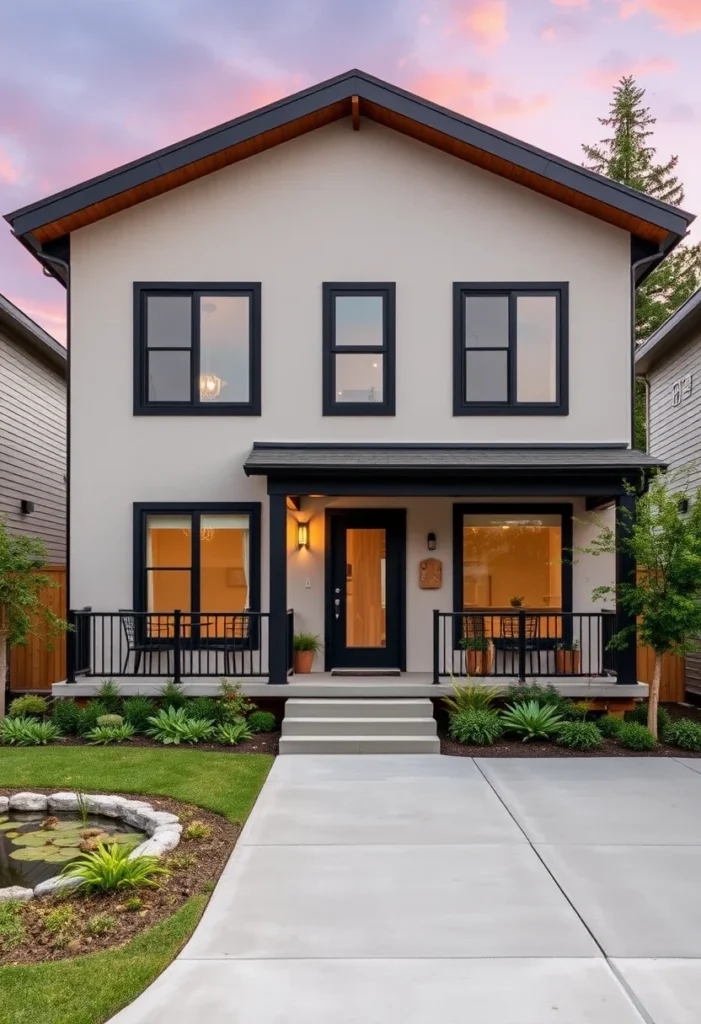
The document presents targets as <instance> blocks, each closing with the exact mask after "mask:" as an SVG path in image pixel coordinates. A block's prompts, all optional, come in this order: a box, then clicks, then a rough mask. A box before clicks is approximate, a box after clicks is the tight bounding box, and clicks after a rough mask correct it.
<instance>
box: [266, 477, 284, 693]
mask: <svg viewBox="0 0 701 1024" xmlns="http://www.w3.org/2000/svg"><path fill="white" fill-rule="evenodd" d="M268 508H269V516H268V529H269V531H270V542H269V545H268V547H269V557H270V587H269V595H270V596H269V600H270V620H269V625H268V677H269V681H270V682H271V683H286V682H287V501H286V498H285V495H284V494H271V495H269V496H268Z"/></svg>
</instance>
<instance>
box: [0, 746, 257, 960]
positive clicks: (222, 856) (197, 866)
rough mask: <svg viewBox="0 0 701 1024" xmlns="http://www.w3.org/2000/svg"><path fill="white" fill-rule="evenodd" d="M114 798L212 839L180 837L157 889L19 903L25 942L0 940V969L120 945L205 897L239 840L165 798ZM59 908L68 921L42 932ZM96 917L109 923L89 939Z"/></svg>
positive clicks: (203, 814)
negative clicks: (205, 831) (200, 825)
mask: <svg viewBox="0 0 701 1024" xmlns="http://www.w3.org/2000/svg"><path fill="white" fill-rule="evenodd" d="M217 749H219V748H217ZM222 749H230V748H222ZM235 749H238V748H235ZM54 791H55V790H49V789H42V788H41V787H37V788H36V789H34V788H32V792H37V793H50V792H54ZM12 792H18V791H17V790H10V789H0V793H1V794H2V795H4V796H9V795H10V794H11V793H12ZM119 795H121V796H125V797H127V798H128V799H130V800H145V801H147V802H148V803H150V804H152V805H153V807H155V808H156V809H157V810H159V811H170V812H171V813H172V814H177V815H178V816H179V817H180V820H181V822H182V824H183V826H184V827H185V828H187V825H188V824H189V823H190V822H192V821H203V822H206V824H207V825H209V826H210V827H211V829H212V834H211V836H209V837H208V838H206V839H185V838H184V837H183V839H182V840H181V842H180V845H179V846H178V847H177V848H176V849H175V850H174V851H173V852H172V853H171V854H168V855H167V856H166V857H165V858H164V860H163V862H162V863H163V864H164V865H165V866H166V867H170V868H171V870H172V874H171V876H170V877H169V878H165V879H163V880H161V887H160V888H159V889H138V890H137V889H132V890H124V891H122V892H120V893H113V894H110V895H87V894H86V895H81V894H80V890H76V891H75V892H73V893H71V895H70V896H68V897H65V896H62V897H58V898H53V899H52V898H44V899H33V900H29V901H28V902H27V903H24V904H22V923H23V926H24V930H25V935H24V938H23V939H22V941H21V942H20V944H19V945H17V946H15V947H14V949H10V950H4V949H3V942H2V938H1V937H0V965H2V964H40V963H47V962H49V961H55V960H65V959H67V958H69V957H74V956H81V955H83V954H85V953H96V952H99V951H100V950H105V949H113V948H115V947H116V946H122V945H124V943H125V942H129V940H130V939H133V938H134V937H135V936H136V935H138V934H139V933H140V932H143V931H145V930H146V929H147V928H151V927H153V925H155V924H157V923H158V922H159V921H162V920H163V919H164V918H166V917H170V915H171V914H173V913H174V912H175V911H176V910H177V909H178V908H179V907H180V906H182V904H183V903H185V901H186V900H187V899H189V897H190V896H194V895H196V894H198V893H208V892H211V890H212V889H213V888H214V883H215V882H216V880H217V878H218V877H219V875H220V874H221V872H222V869H223V868H224V865H225V864H226V862H227V860H228V858H229V855H230V853H231V851H232V849H233V848H234V845H235V843H236V840H237V839H238V836H239V833H240V831H241V827H240V826H239V825H235V824H234V823H233V822H231V821H228V820H227V819H226V818H223V817H220V816H219V815H218V814H212V813H211V812H210V811H205V810H203V809H202V808H201V807H196V806H194V805H192V804H185V803H180V802H179V801H178V800H171V799H170V798H169V797H161V796H146V795H144V796H141V795H139V796H138V797H137V796H134V794H133V793H123V794H119ZM190 861H192V862H191V863H190ZM180 865H182V866H180ZM134 897H138V899H139V900H140V901H141V902H140V905H139V906H138V907H135V909H133V910H132V909H128V903H129V900H130V899H133V898H134ZM63 907H70V908H71V910H72V911H73V914H72V918H71V920H70V922H68V923H67V924H66V925H64V927H63V928H62V929H60V930H59V931H58V932H51V931H49V930H48V929H47V928H46V918H47V915H49V914H50V913H52V911H55V910H57V909H58V908H63ZM96 917H98V918H103V917H107V918H108V919H109V921H108V928H107V930H106V931H105V932H104V933H103V934H91V930H90V925H89V923H90V922H91V921H93V920H94V919H95V918H96ZM93 928H94V925H93Z"/></svg>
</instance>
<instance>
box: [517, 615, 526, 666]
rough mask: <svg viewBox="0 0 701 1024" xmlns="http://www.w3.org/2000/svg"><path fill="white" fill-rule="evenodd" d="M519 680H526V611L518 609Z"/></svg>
mask: <svg viewBox="0 0 701 1024" xmlns="http://www.w3.org/2000/svg"><path fill="white" fill-rule="evenodd" d="M518 681H519V683H525V681H526V613H525V612H524V610H523V608H519V610H518Z"/></svg>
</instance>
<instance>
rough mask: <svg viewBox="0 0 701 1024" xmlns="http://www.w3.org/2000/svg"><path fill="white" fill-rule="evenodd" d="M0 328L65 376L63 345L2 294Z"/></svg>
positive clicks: (65, 359)
mask: <svg viewBox="0 0 701 1024" xmlns="http://www.w3.org/2000/svg"><path fill="white" fill-rule="evenodd" d="M0 328H4V329H5V330H6V331H7V332H8V334H10V335H11V336H12V337H13V338H14V339H15V340H16V341H18V342H19V343H20V344H21V345H23V346H24V347H25V348H27V349H30V350H31V351H32V352H34V353H38V354H39V355H40V356H43V358H44V359H46V360H47V362H49V363H51V364H52V365H53V366H55V367H56V368H57V369H58V370H59V371H60V372H61V373H62V374H63V376H64V377H65V375H66V365H67V359H68V354H67V352H66V349H65V348H64V346H63V345H61V343H60V342H58V341H56V339H55V338H52V337H51V335H50V334H47V332H46V331H45V330H44V329H43V327H40V326H39V324H36V323H34V321H33V320H30V318H29V317H28V316H27V314H26V313H23V312H22V310H21V309H19V307H18V306H15V305H14V303H12V302H10V300H9V299H6V298H5V296H4V295H0Z"/></svg>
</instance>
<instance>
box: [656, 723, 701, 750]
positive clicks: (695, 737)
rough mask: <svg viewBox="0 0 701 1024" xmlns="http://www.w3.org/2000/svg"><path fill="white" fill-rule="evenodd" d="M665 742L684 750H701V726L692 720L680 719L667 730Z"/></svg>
mask: <svg viewBox="0 0 701 1024" xmlns="http://www.w3.org/2000/svg"><path fill="white" fill-rule="evenodd" d="M664 741H665V743H671V745H672V746H673V747H681V749H682V750H701V724H699V723H698V722H695V721H694V720H693V719H692V718H678V719H677V720H676V722H672V723H671V724H670V725H669V726H668V727H667V729H665V733H664Z"/></svg>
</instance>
